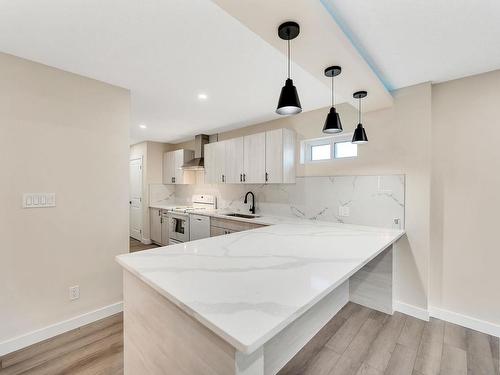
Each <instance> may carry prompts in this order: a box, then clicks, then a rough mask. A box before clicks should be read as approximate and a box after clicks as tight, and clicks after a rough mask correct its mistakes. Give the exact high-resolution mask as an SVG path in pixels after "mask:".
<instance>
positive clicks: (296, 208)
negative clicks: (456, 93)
mask: <svg viewBox="0 0 500 375" xmlns="http://www.w3.org/2000/svg"><path fill="white" fill-rule="evenodd" d="M172 188H173V186H168V187H167V188H164V189H163V193H162V194H163V196H164V197H166V198H167V199H168V200H167V201H166V202H167V203H168V202H171V203H174V202H175V204H182V205H188V204H190V203H191V196H192V195H193V194H212V195H215V196H216V197H217V207H218V208H221V209H227V210H231V211H234V212H248V208H249V205H248V204H244V203H243V199H244V196H245V193H246V192H247V191H252V192H253V193H254V194H255V201H256V209H257V213H258V214H262V215H265V214H267V215H280V216H295V217H301V218H306V219H311V220H325V221H334V222H341V223H348V224H359V225H371V226H378V227H388V228H404V212H405V203H404V202H405V176H404V175H385V176H331V177H297V181H296V183H295V184H276V185H274V184H270V185H264V184H261V185H251V184H246V185H238V184H234V185H233V184H221V185H209V184H197V185H176V186H175V188H174V189H175V193H174V194H172ZM159 189H162V188H159ZM162 194H160V193H157V196H161V195H162ZM341 207H346V208H347V209H348V211H349V215H348V216H342V215H341V214H340V211H341ZM395 220H399V221H398V222H395Z"/></svg>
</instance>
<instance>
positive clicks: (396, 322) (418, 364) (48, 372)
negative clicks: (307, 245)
mask: <svg viewBox="0 0 500 375" xmlns="http://www.w3.org/2000/svg"><path fill="white" fill-rule="evenodd" d="M122 330H123V325H122V314H117V315H114V316H112V317H110V318H106V319H103V320H101V321H99V322H95V323H92V324H89V325H88V326H85V327H81V328H79V329H76V330H73V331H70V332H67V333H65V334H63V335H60V336H57V337H55V338H52V339H49V340H46V341H44V342H42V343H39V344H35V345H33V346H31V347H28V348H26V349H23V350H20V351H18V352H15V353H11V354H8V355H6V356H4V357H0V375H17V374H25V375H57V374H72V375H108V374H109V375H118V374H120V375H121V374H123V331H122ZM499 358H500V348H499V339H498V337H492V336H489V335H486V334H483V333H480V332H477V331H473V330H470V329H467V328H463V327H460V326H457V325H455V324H451V323H446V322H444V321H442V320H438V319H431V320H430V321H429V322H424V321H422V320H418V319H415V318H412V317H410V316H407V315H404V314H401V313H398V312H396V313H394V315H392V316H391V315H387V314H383V313H380V312H377V311H374V310H371V309H368V308H365V307H362V306H360V305H356V304H354V303H349V304H347V305H346V306H345V307H344V308H343V309H342V310H341V311H340V312H339V313H338V314H337V315H336V316H335V317H334V318H333V319H332V320H331V321H330V322H329V323H328V324H327V325H326V326H325V327H324V328H323V329H322V330H321V331H320V332H318V334H317V335H316V336H314V338H313V339H312V340H311V341H310V342H309V343H308V344H307V345H306V346H305V347H304V348H303V349H302V350H301V351H300V352H299V353H297V355H296V356H295V357H294V358H293V359H292V360H291V361H290V362H289V363H288V364H287V365H286V366H285V367H284V368H283V369H282V370H281V371H280V372H279V374H280V375H292V374H294V375H295V374H296V375H298V374H304V375H382V374H384V375H461V374H464V375H465V374H467V375H500V359H499ZM133 375H135V374H133ZM137 375H143V374H137ZM172 375H173V374H172ZM197 375H198V374H197Z"/></svg>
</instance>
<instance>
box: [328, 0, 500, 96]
mask: <svg viewBox="0 0 500 375" xmlns="http://www.w3.org/2000/svg"><path fill="white" fill-rule="evenodd" d="M321 1H322V2H323V3H324V4H325V6H326V7H327V8H328V9H329V10H330V11H331V14H332V15H333V17H334V18H335V19H336V20H337V22H338V24H339V25H340V26H341V27H342V28H343V30H344V32H346V34H347V35H349V37H350V38H351V40H352V41H353V42H354V44H355V45H356V46H357V47H358V49H359V50H360V52H361V53H362V54H363V55H364V57H365V58H366V59H367V61H368V62H369V63H370V64H371V65H372V66H373V67H374V69H375V70H376V71H378V73H379V75H380V76H381V78H382V80H383V81H384V82H385V83H386V86H388V87H389V88H400V87H405V86H410V85H413V84H417V83H421V82H427V81H431V82H440V81H446V80H450V79H454V78H459V77H463V76H468V75H472V74H477V73H482V72H486V71H490V70H494V69H499V68H500V48H499V46H500V1H499V0H399V1H394V0H377V1H373V0H321Z"/></svg>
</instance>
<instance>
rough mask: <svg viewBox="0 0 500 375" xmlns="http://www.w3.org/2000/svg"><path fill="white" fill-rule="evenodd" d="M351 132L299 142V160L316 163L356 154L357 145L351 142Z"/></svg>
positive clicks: (355, 155) (350, 156) (352, 156)
mask: <svg viewBox="0 0 500 375" xmlns="http://www.w3.org/2000/svg"><path fill="white" fill-rule="evenodd" d="M351 138H352V134H342V135H335V136H331V137H322V138H315V139H306V140H304V141H302V142H301V149H300V162H301V163H302V164H304V163H316V162H324V161H331V160H335V159H344V158H354V157H357V156H358V145H356V144H352V143H351Z"/></svg>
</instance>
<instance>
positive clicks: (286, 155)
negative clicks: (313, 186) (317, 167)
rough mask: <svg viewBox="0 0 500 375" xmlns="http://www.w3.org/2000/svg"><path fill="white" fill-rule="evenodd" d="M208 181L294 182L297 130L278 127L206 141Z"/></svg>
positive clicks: (212, 182) (238, 182) (217, 182)
mask: <svg viewBox="0 0 500 375" xmlns="http://www.w3.org/2000/svg"><path fill="white" fill-rule="evenodd" d="M205 182H207V183H211V184H222V183H228V184H240V183H247V184H261V183H270V184H279V183H286V184H288V183H295V132H294V131H293V130H290V129H277V130H271V131H268V132H264V133H257V134H252V135H248V136H244V137H239V138H233V139H228V140H225V141H221V142H213V143H209V144H206V145H205Z"/></svg>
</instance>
